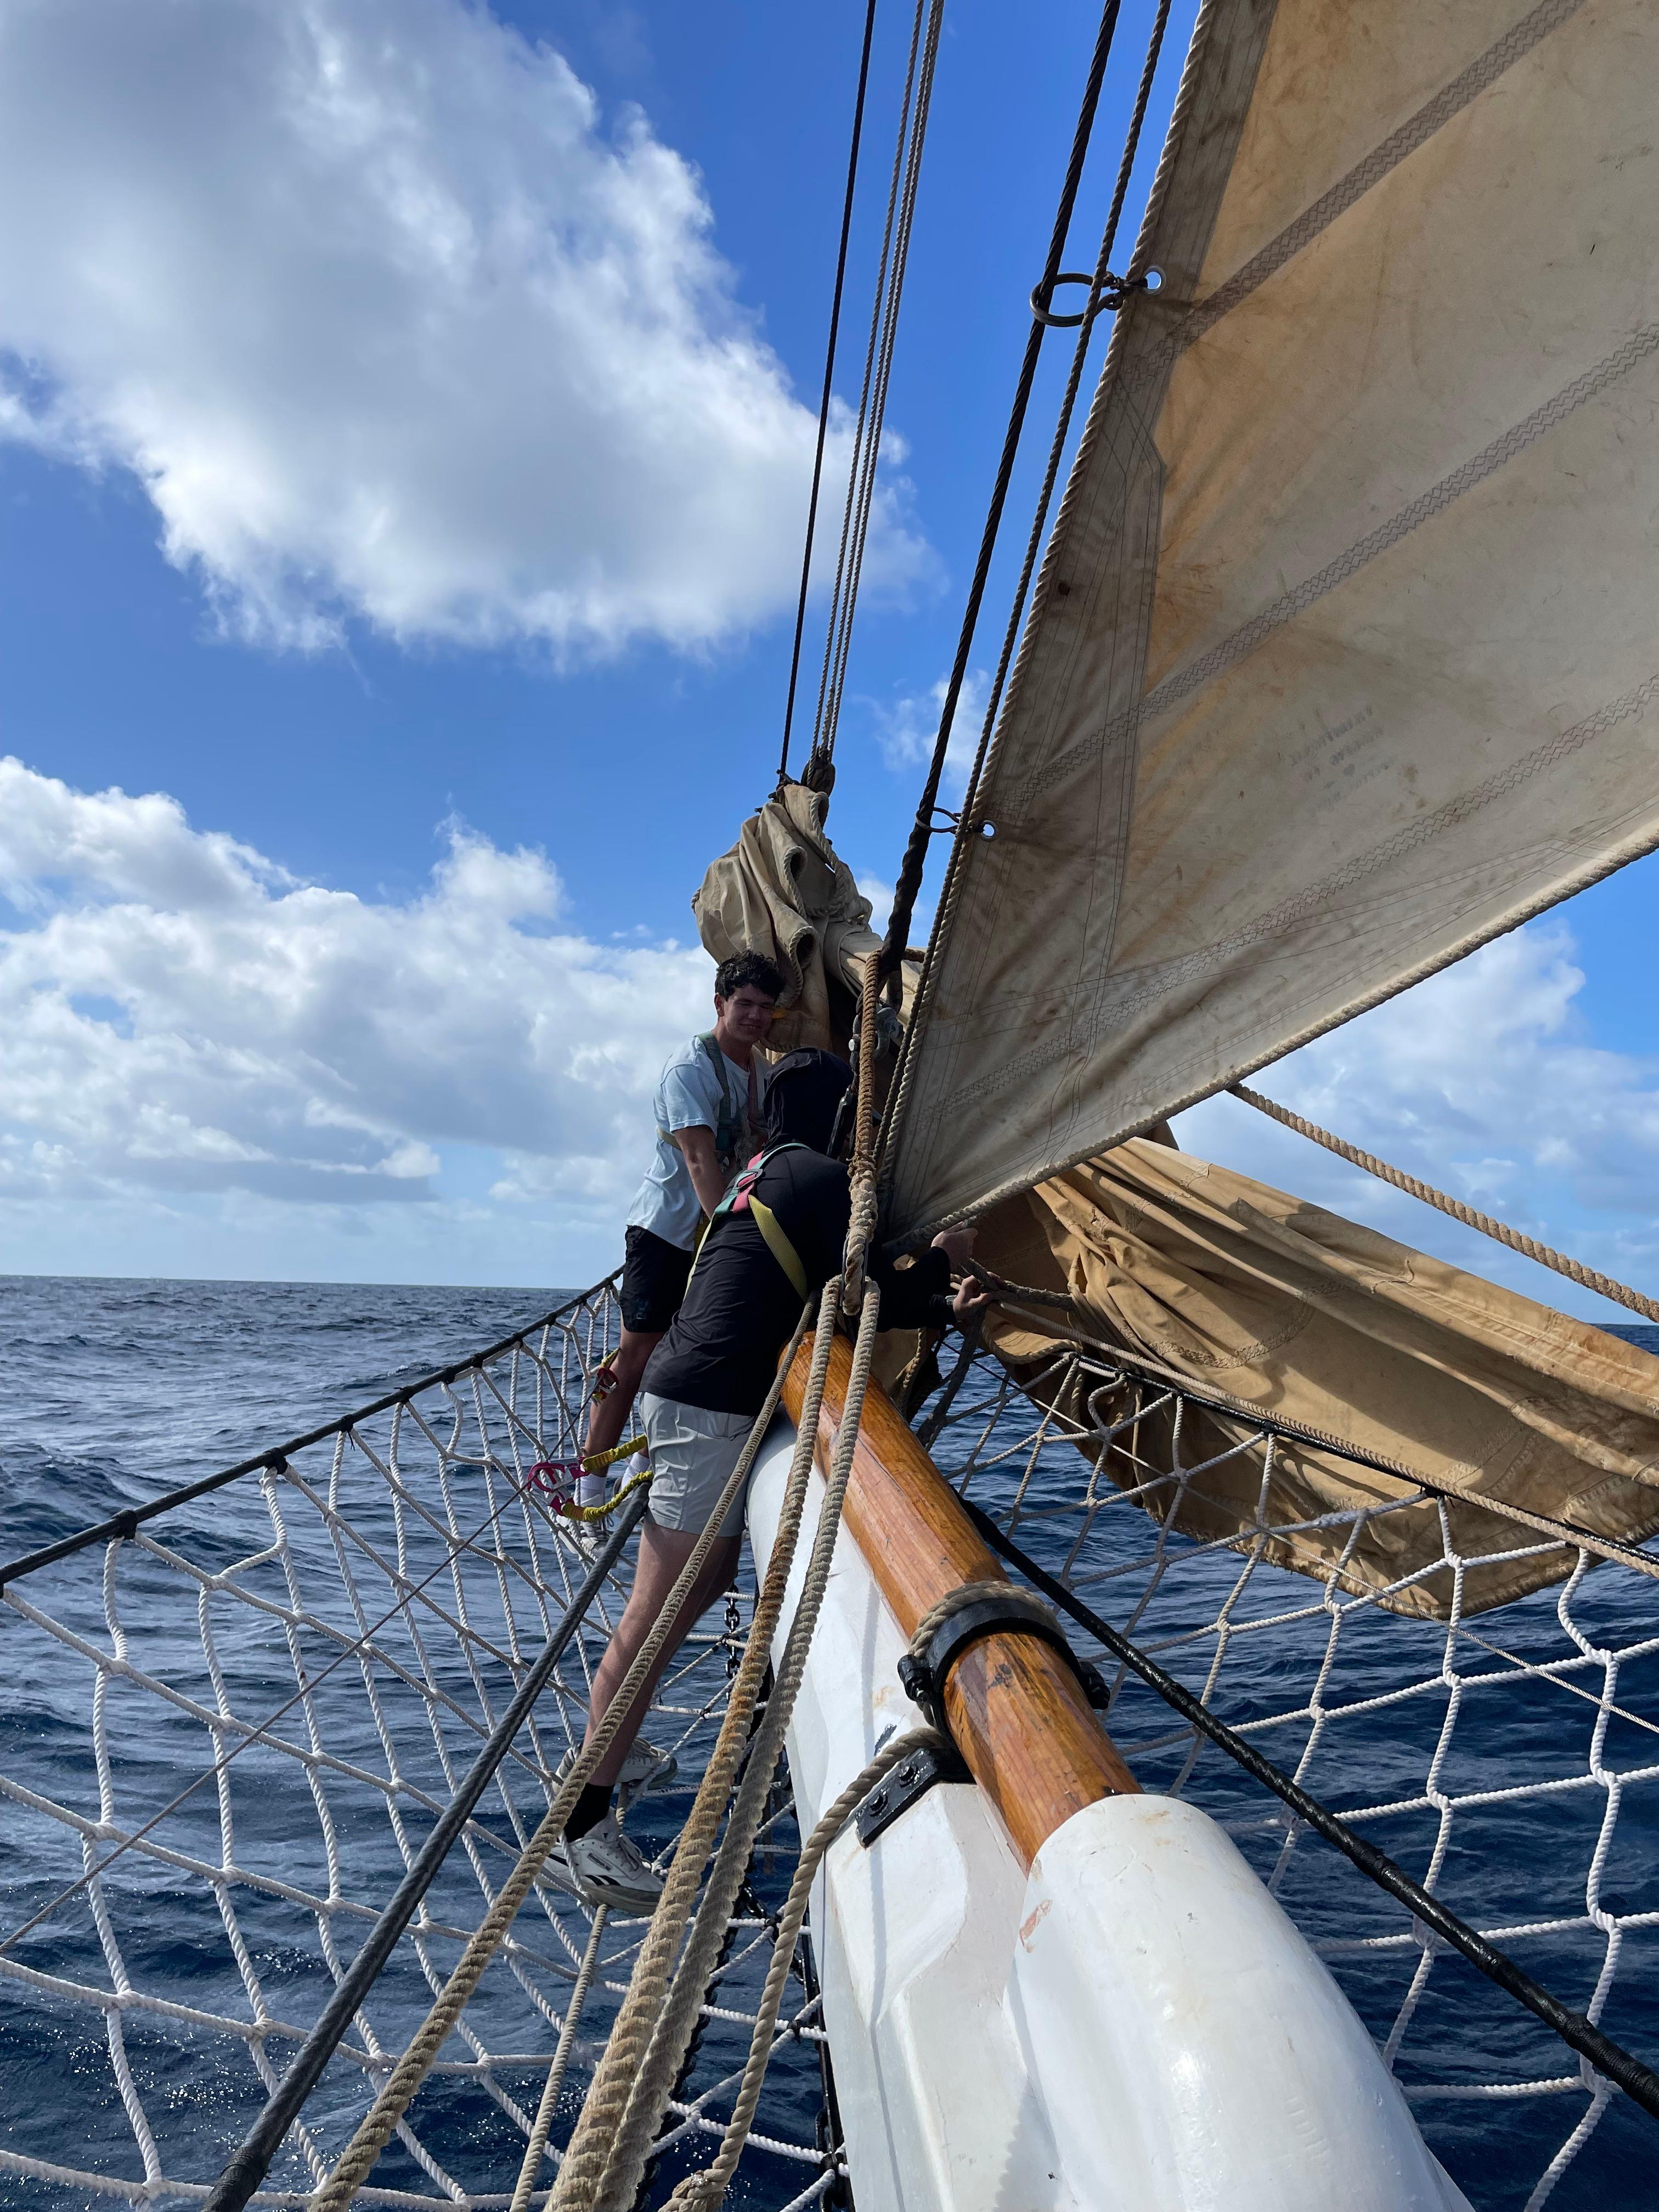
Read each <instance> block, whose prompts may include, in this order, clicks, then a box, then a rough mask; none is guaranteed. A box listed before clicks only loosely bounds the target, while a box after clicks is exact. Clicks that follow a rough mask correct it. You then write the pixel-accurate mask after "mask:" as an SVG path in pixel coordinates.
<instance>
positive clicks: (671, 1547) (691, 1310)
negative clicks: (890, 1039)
mask: <svg viewBox="0 0 1659 2212" xmlns="http://www.w3.org/2000/svg"><path fill="white" fill-rule="evenodd" d="M851 1079H852V1071H851V1069H850V1068H849V1067H848V1065H847V1063H846V1061H845V1060H836V1058H835V1057H834V1056H833V1055H832V1054H829V1053H823V1052H793V1053H790V1054H788V1055H787V1057H786V1058H785V1059H783V1060H781V1061H780V1062H779V1063H778V1065H777V1066H776V1067H775V1069H774V1070H773V1072H772V1075H771V1079H770V1081H769V1084H768V1085H767V1091H766V1103H765V1108H764V1118H765V1127H766V1141H767V1146H768V1151H767V1154H766V1157H765V1159H764V1163H763V1165H762V1167H761V1169H760V1171H759V1173H758V1175H757V1176H756V1177H755V1180H754V1182H752V1184H750V1185H749V1187H748V1188H747V1190H746V1191H745V1192H744V1193H743V1194H742V1196H743V1199H744V1201H745V1202H744V1203H743V1204H742V1205H741V1206H733V1207H732V1210H730V1211H729V1212H726V1214H725V1215H723V1216H722V1217H721V1218H720V1220H719V1221H718V1222H716V1223H715V1224H714V1227H713V1228H712V1229H711V1230H710V1231H709V1232H708V1237H707V1239H706V1241H705V1243H704V1245H703V1248H702V1253H701V1255H700V1256H699V1258H698V1261H697V1265H696V1273H694V1274H693V1276H692V1278H691V1282H690V1288H689V1289H688V1290H687V1291H686V1293H685V1297H684V1303H683V1304H682V1305H681V1307H680V1309H679V1311H678V1314H676V1316H674V1319H673V1321H672V1322H671V1326H670V1327H669V1328H668V1331H667V1333H666V1334H665V1337H664V1339H663V1340H662V1342H661V1343H660V1344H659V1346H657V1349H656V1351H655V1352H653V1354H652V1357H651V1359H650V1361H649V1363H648V1364H647V1368H646V1370H645V1376H644V1383H645V1392H644V1396H643V1399H642V1401H641V1409H642V1411H643V1413H644V1417H645V1429H646V1433H647V1436H648V1437H649V1438H650V1444H651V1465H652V1470H653V1472H652V1480H651V1493H650V1498H651V1502H650V1505H649V1507H648V1509H647V1513H646V1516H645V1518H644V1520H643V1521H642V1522H641V1524H640V1549H639V1559H638V1563H637V1565H636V1566H635V1574H634V1587H633V1589H632V1590H631V1592H630V1593H629V1599H628V1603H627V1606H626V1607H625V1608H624V1610H623V1616H622V1619H621V1620H620V1621H618V1623H617V1631H616V1633H615V1635H614V1636H612V1638H611V1643H610V1645H609V1647H608V1648H607V1650H606V1651H605V1657H604V1658H603V1659H602V1660H601V1661H600V1662H599V1669H598V1672H597V1673H596V1674H595V1675H594V1678H593V1693H592V1699H591V1701H590V1704H589V1706H588V1723H587V1733H588V1735H590V1736H591V1735H592V1733H593V1730H594V1729H596V1728H597V1727H598V1726H599V1722H600V1721H601V1720H602V1719H603V1718H604V1716H605V1708H606V1707H607V1706H608V1705H609V1704H610V1703H611V1699H612V1698H613V1697H614V1696H615V1695H616V1693H617V1690H618V1688H619V1687H620V1686H621V1684H622V1681H623V1677H624V1676H625V1675H626V1674H627V1672H628V1670H629V1667H630V1666H632V1664H633V1662H634V1660H635V1656H637V1654H638V1652H639V1650H640V1649H641V1646H642V1645H643V1644H644V1642H645V1640H646V1638H647V1636H648V1635H649V1634H650V1632H651V1630H652V1628H653V1626H654V1624H655V1622H656V1620H657V1617H658V1615H659V1613H660V1612H661V1611H662V1607H663V1605H664V1603H665V1601H666V1599H667V1596H668V1594H669V1592H670V1590H671V1589H672V1588H673V1585H674V1582H675V1579H676V1577H678V1574H679V1572H680V1570H681V1568H682V1567H684V1565H685V1562H686V1560H687V1559H690V1555H691V1553H692V1550H693V1547H695V1545H696V1541H697V1538H698V1537H699V1536H700V1535H701V1534H702V1530H703V1528H705V1527H706V1526H707V1524H708V1518H709V1516H710V1515H711V1514H712V1513H713V1511H714V1506H715V1504H716V1503H717V1501H718V1499H719V1498H720V1492H721V1491H722V1490H723V1489H724V1488H725V1486H726V1481H727V1480H728V1479H729V1477H730V1475H731V1473H732V1468H734V1467H735V1466H736V1465H737V1462H738V1455H739V1454H740V1453H741V1451H742V1449H743V1446H744V1441H745V1439H746V1438H747V1437H748V1435H749V1431H750V1429H751V1428H752V1427H753V1425H754V1421H755V1416H756V1415H757V1413H759V1411H760V1409H761V1406H762V1404H763V1401H764V1400H765V1397H766V1393H767V1391H768V1389H769V1388H770V1386H771V1382H772V1377H773V1376H774V1375H775V1373H776V1371H777V1364H778V1358H779V1354H780V1353H781V1352H782V1350H783V1348H784V1346H785V1345H786V1344H787V1342H788V1340H789V1335H790V1333H791V1331H792V1330H793V1328H794V1326H795V1323H796V1322H797V1320H798V1319H799V1316H800V1310H801V1306H802V1304H803V1302H804V1301H805V1300H810V1299H815V1298H816V1297H817V1293H818V1291H820V1290H821V1289H822V1288H823V1285H824V1283H825V1282H826V1281H828V1279H829V1277H830V1276H831V1275H833V1274H836V1273H839V1272H840V1269H841V1264H842V1248H843V1246H844V1245H845V1243H846V1240H847V1226H848V1218H849V1213H850V1210H851V1209H850V1200H849V1193H848V1178H847V1170H846V1169H845V1168H844V1167H842V1165H841V1164H840V1163H839V1162H838V1161H836V1160H833V1159H830V1158H827V1157H826V1155H827V1153H828V1151H829V1143H830V1134H831V1131H832V1129H833V1128H834V1126H835V1121H836V1109H837V1108H838V1106H839V1105H840V1103H841V1101H842V1097H843V1096H844V1095H845V1093H846V1091H847V1089H848V1085H849V1083H850V1082H851ZM780 1147H785V1148H787V1149H778V1148H780ZM744 1180H745V1182H747V1180H748V1178H747V1176H745V1178H744ZM973 1240H974V1232H973V1231H972V1230H971V1229H963V1230H952V1231H947V1232H945V1233H943V1234H941V1235H939V1236H938V1237H935V1238H934V1239H933V1249H931V1250H930V1251H927V1252H924V1253H922V1254H921V1255H920V1256H919V1257H918V1259H917V1260H916V1261H915V1265H914V1266H912V1267H908V1268H906V1269H902V1270H895V1269H893V1268H891V1267H889V1266H887V1265H885V1264H884V1263H883V1262H881V1261H876V1262H875V1263H874V1264H873V1266H872V1273H873V1274H874V1275H875V1277H876V1279H878V1281H879V1283H880V1285H881V1293H882V1310H881V1318H882V1320H883V1321H884V1322H889V1323H890V1325H891V1326H892V1327H893V1328H917V1327H919V1326H921V1323H923V1322H926V1321H928V1320H930V1319H933V1320H945V1319H951V1318H954V1319H955V1320H957V1321H958V1322H961V1321H963V1320H964V1319H966V1317H967V1316H969V1314H972V1313H974V1312H975V1311H976V1310H978V1309H979V1308H980V1307H981V1306H982V1305H983V1304H985V1293H984V1292H983V1291H981V1290H980V1288H979V1286H978V1285H976V1284H975V1283H974V1282H973V1280H972V1279H971V1278H969V1279H967V1280H965V1281H964V1282H963V1285H962V1287H961V1289H960V1290H958V1291H957V1295H956V1298H955V1301H954V1304H949V1303H947V1299H946V1293H947V1292H948V1291H949V1288H950V1281H951V1271H952V1269H953V1268H961V1267H963V1266H965V1265H966V1263H967V1260H968V1256H969V1252H970V1251H971V1249H972V1246H973ZM742 1532H743V1513H742V1504H741V1501H739V1502H738V1504H734V1505H733V1507H732V1510H731V1513H730V1516H729V1517H728V1519H727V1521H726V1524H725V1527H724V1528H723V1530H722V1533H721V1536H720V1541H719V1542H717V1543H716V1544H715V1545H714V1548H713V1549H712V1550H711V1552H710V1553H709V1555H708V1559H707V1561H706V1562H705V1564H704V1566H703V1569H702V1575H701V1577H699V1580H698V1583H697V1585H696V1589H695V1590H694V1591H693V1593H692V1596H691V1601H690V1604H689V1606H688V1607H686V1609H685V1611H684V1613H683V1614H682V1616H681V1619H682V1620H683V1622H684V1625H685V1626H686V1627H689V1626H690V1624H691V1623H692V1622H693V1621H694V1620H696V1619H697V1617H698V1616H699V1615H700V1614H701V1613H702V1611H703V1610H704V1608H705V1607H707V1606H708V1605H709V1604H710V1603H711V1602H712V1601H713V1600H714V1598H715V1596H717V1595H718V1594H719V1593H720V1591H721V1590H722V1589H725V1587H726V1584H727V1583H729V1582H730V1580H731V1579H732V1574H733V1572H734V1571H735V1569H736V1567H737V1563H738V1546H739V1543H740V1541H741V1538H742ZM673 1656H674V1647H672V1646H670V1647H669V1648H667V1649H665V1650H664V1651H663V1652H662V1653H661V1654H660V1655H659V1658H658V1660H657V1663H656V1667H655V1668H654V1670H653V1674H652V1677H651V1680H650V1683H649V1684H648V1685H647V1687H646V1689H645V1690H644V1692H642V1693H641V1697H640V1698H639V1699H638V1700H637V1702H636V1704H635V1709H634V1711H635V1715H639V1716H642V1715H643V1713H644V1711H645V1708H646V1705H647V1703H648V1701H649V1698H650V1694H651V1692H652V1690H653V1689H654V1687H655V1686H656V1683H657V1681H658V1680H659V1679H660V1678H661V1675H662V1674H663V1673H664V1671H665V1668H667V1667H668V1665H669V1663H670V1662H671V1659H672V1657H673ZM637 1726H638V1721H637V1719H635V1718H632V1717H630V1719H629V1722H628V1723H624V1725H623V1728H622V1729H621V1730H620V1731H619V1732H618V1734H617V1737H616V1740H615V1741H613V1743H612V1744H611V1747H610V1749H609V1751H608V1752H607V1753H605V1758H604V1759H602V1760H601V1761H600V1762H599V1768H598V1770H597V1771H596V1772H595V1774H594V1776H593V1778H592V1782H591V1783H590V1784H589V1786H588V1787H587V1788H586V1790H584V1791H583V1793H582V1795H581V1796H580V1799H579V1800H578V1801H577V1805H576V1809H575V1811H574V1813H573V1814H571V1817H570V1820H569V1822H568V1826H567V1827H566V1830H565V1840H564V1843H563V1844H562V1846H561V1849H562V1851H563V1854H564V1859H565V1864H566V1866H567V1868H568V1870H569V1872H570V1873H571V1875H573V1876H574V1879H575V1881H576V1883H577V1886H578V1887H579V1888H580V1891H581V1893H582V1894H583V1896H584V1897H586V1899H587V1900H588V1902H589V1903H590V1904H593V1905H614V1906H617V1907H619V1908H620V1909H621V1910H623V1911H632V1912H647V1911H650V1910H651V1909H652V1908H653V1905H655V1902H656V1899H657V1898H658V1896H659V1894H660V1893H661V1890H662V1882H661V1879H660V1877H659V1875H656V1874H654V1873H653V1871H652V1869H650V1867H648V1866H647V1864H646V1863H645V1860H644V1858H643V1857H642V1856H641V1853H640V1851H639V1850H638V1849H637V1847H636V1846H635V1844H634V1843H633V1842H632V1841H631V1840H630V1838H629V1837H628V1836H626V1835H624V1834H623V1831H622V1829H621V1828H620V1827H619V1826H618V1825H617V1820H616V1816H615V1814H613V1813H612V1812H611V1790H612V1787H613V1785H614V1784H615V1783H616V1782H617V1779H618V1778H621V1777H623V1775H624V1773H625V1769H624V1761H625V1760H626V1759H627V1758H628V1753H629V1746H630V1744H632V1742H633V1740H634V1735H635V1729H636V1728H637Z"/></svg>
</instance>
